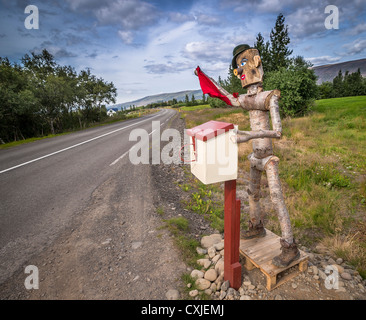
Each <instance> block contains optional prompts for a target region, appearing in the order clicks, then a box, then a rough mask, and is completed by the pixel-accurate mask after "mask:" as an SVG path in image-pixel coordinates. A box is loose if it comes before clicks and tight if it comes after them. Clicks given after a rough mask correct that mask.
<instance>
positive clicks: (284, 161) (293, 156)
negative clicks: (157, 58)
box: [180, 96, 366, 278]
mask: <svg viewBox="0 0 366 320" xmlns="http://www.w3.org/2000/svg"><path fill="white" fill-rule="evenodd" d="M181 117H182V118H184V119H185V121H186V127H187V128H191V127H194V126H196V125H199V124H202V123H204V122H207V121H209V120H218V121H224V122H231V123H235V124H238V125H239V129H241V130H248V129H249V128H250V127H249V117H248V114H247V112H245V111H244V112H243V111H242V110H240V109H232V108H211V109H209V108H205V109H200V110H186V111H184V110H183V111H182V114H181ZM273 143H274V154H275V155H277V156H278V157H279V158H280V160H281V162H280V176H281V182H282V186H283V189H284V193H285V199H286V204H287V206H288V210H289V212H290V216H291V222H292V224H293V230H294V233H295V237H296V238H297V239H298V241H299V242H301V243H302V244H304V245H307V246H309V247H312V248H313V249H314V248H315V247H316V246H317V245H318V244H322V245H325V246H326V247H327V248H328V249H329V250H330V251H331V252H332V253H333V254H334V255H336V256H337V257H340V258H342V259H345V260H347V261H348V262H349V263H350V264H352V265H353V266H354V267H356V268H357V270H358V272H359V273H360V274H361V276H362V277H363V278H366V215H365V214H366V96H358V97H346V98H334V99H325V100H318V101H316V102H315V104H314V106H313V107H312V111H311V112H310V113H308V114H307V115H306V116H302V117H298V118H290V117H288V118H285V119H283V138H282V139H281V140H273ZM251 152H252V147H251V143H250V142H249V143H243V144H240V145H239V176H240V173H243V172H249V161H248V160H247V156H248V155H249V153H251ZM185 170H186V175H185V176H186V182H185V183H184V184H182V185H180V186H181V188H182V190H184V191H186V192H190V193H191V197H190V201H188V202H186V203H185V206H186V208H188V209H190V210H191V211H193V212H196V213H197V214H202V215H204V216H205V217H206V219H207V220H208V221H210V223H211V225H212V226H213V227H214V228H216V229H217V230H219V231H223V185H222V184H213V185H207V186H205V185H203V184H202V183H201V182H199V181H198V180H197V179H195V178H194V177H193V176H192V175H191V174H190V171H189V167H188V166H187V168H185ZM262 179H263V182H264V185H265V181H266V178H265V175H263V177H262ZM238 185H239V187H240V180H239V179H238ZM242 215H243V224H245V221H247V220H248V213H246V212H244V213H243V212H242ZM266 227H267V228H268V229H270V230H271V231H273V232H275V233H277V234H280V228H279V223H278V221H277V215H276V213H275V212H267V223H266Z"/></svg>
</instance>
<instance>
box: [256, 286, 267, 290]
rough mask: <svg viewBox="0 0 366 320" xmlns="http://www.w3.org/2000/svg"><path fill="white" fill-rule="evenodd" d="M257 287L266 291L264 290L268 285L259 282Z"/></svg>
mask: <svg viewBox="0 0 366 320" xmlns="http://www.w3.org/2000/svg"><path fill="white" fill-rule="evenodd" d="M257 289H258V290H262V291H264V290H266V287H265V286H264V285H262V284H258V285H257Z"/></svg>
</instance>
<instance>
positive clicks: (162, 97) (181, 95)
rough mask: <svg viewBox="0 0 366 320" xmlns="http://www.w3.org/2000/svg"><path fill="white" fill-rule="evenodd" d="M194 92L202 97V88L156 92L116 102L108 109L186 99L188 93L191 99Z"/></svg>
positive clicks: (198, 96) (197, 96)
mask: <svg viewBox="0 0 366 320" xmlns="http://www.w3.org/2000/svg"><path fill="white" fill-rule="evenodd" d="M192 94H193V95H194V97H195V99H196V100H199V99H202V95H203V93H202V90H185V91H179V92H172V93H160V94H155V95H153V96H147V97H144V98H141V99H138V100H134V101H129V102H124V103H119V104H115V105H113V106H109V107H108V108H107V109H111V108H118V110H121V108H129V107H130V106H136V107H141V106H146V105H148V104H150V103H156V102H165V101H169V100H173V99H177V101H184V100H185V97H186V95H188V97H189V100H191V99H192Z"/></svg>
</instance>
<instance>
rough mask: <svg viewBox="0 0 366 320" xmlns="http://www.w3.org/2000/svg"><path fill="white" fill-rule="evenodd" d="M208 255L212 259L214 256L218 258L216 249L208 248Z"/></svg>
mask: <svg viewBox="0 0 366 320" xmlns="http://www.w3.org/2000/svg"><path fill="white" fill-rule="evenodd" d="M207 253H208V256H209V257H210V258H211V259H212V258H213V257H214V256H216V249H215V247H210V248H208V250H207Z"/></svg>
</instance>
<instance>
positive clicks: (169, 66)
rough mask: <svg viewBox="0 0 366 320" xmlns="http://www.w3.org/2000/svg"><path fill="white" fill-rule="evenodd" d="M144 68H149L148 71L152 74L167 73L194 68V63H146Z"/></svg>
mask: <svg viewBox="0 0 366 320" xmlns="http://www.w3.org/2000/svg"><path fill="white" fill-rule="evenodd" d="M144 68H145V69H146V70H147V73H150V74H166V73H179V72H181V71H185V70H188V69H193V66H192V64H189V63H172V62H168V63H157V64H148V65H145V66H144Z"/></svg>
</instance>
